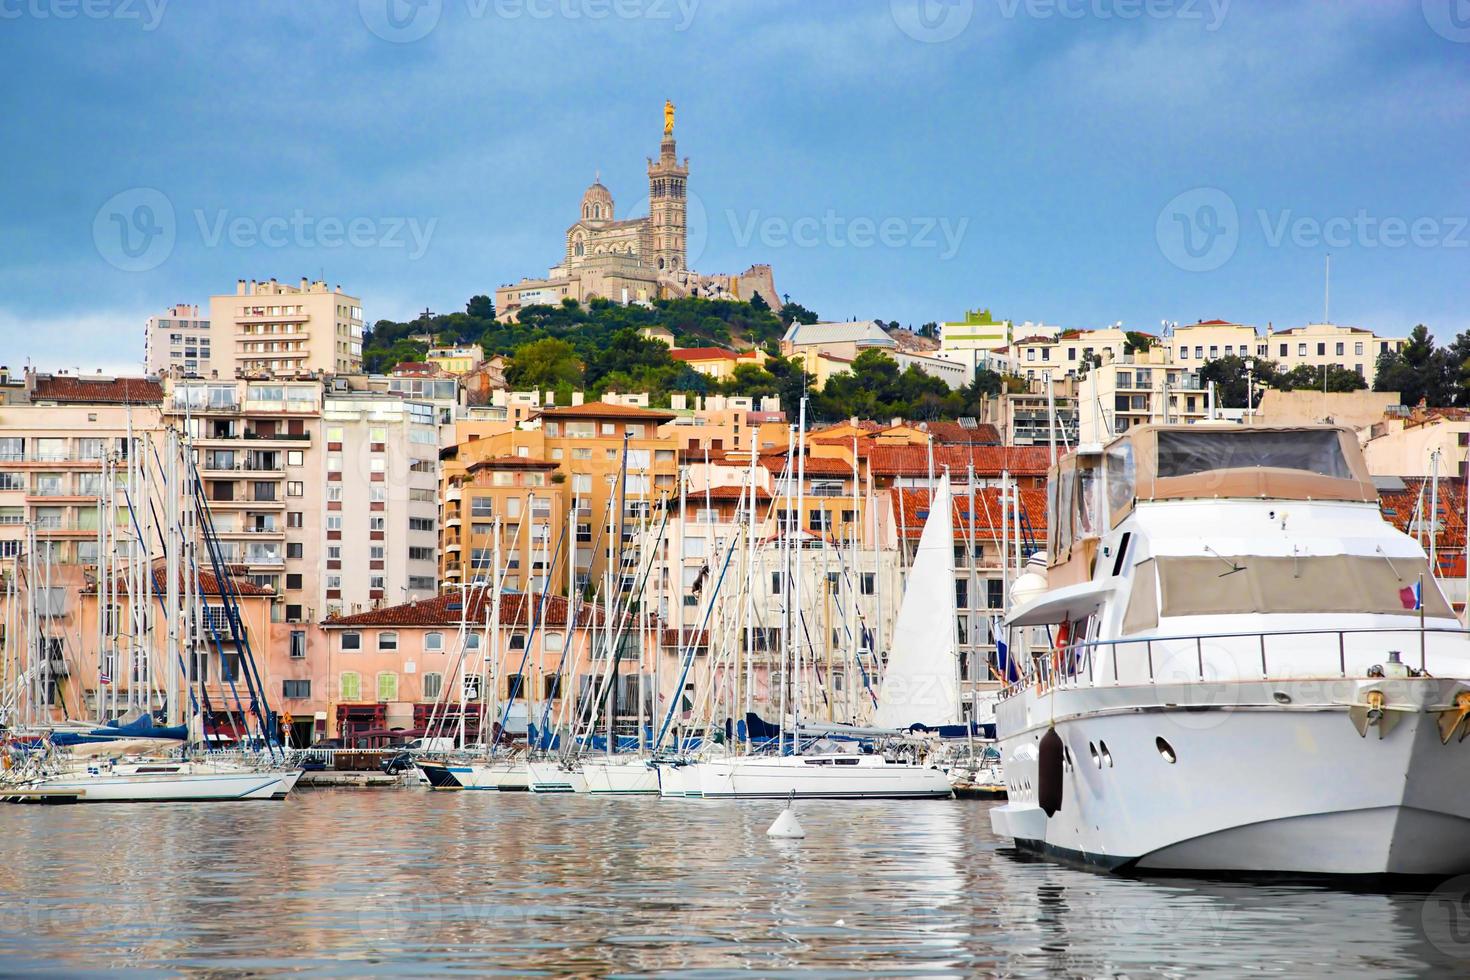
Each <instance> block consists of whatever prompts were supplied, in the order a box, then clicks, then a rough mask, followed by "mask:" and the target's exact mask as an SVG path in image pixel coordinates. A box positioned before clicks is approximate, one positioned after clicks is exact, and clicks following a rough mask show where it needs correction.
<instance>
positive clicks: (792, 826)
mask: <svg viewBox="0 0 1470 980" xmlns="http://www.w3.org/2000/svg"><path fill="white" fill-rule="evenodd" d="M795 802H796V793H795V792H792V794H791V799H790V800H788V801H787V803H786V809H784V810H782V811H781V815H780V816H779V817H777V818H776V822H775V823H773V824H771V828H770V829H769V830H767V831H766V836H767V837H784V838H787V839H790V840H800V839H801V838H803V837H805V836H806V831H805V830H804V829H802V826H801V821H800V820H797V819H796V811H795V810H793V809H792V808H791V806H792V804H793V803H795Z"/></svg>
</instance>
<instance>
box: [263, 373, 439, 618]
mask: <svg viewBox="0 0 1470 980" xmlns="http://www.w3.org/2000/svg"><path fill="white" fill-rule="evenodd" d="M320 425H321V436H320V437H321V441H322V442H323V443H324V444H325V452H324V453H323V454H322V455H321V457H320V461H321V466H322V468H321V470H320V472H319V474H318V479H319V480H321V481H322V482H323V484H324V486H325V490H324V496H325V509H324V511H322V512H321V525H322V526H321V528H320V529H319V535H320V536H319V537H318V554H319V555H320V556H321V558H322V560H323V575H322V577H321V579H320V582H319V588H320V592H318V593H316V594H315V595H314V596H313V597H312V598H311V600H310V601H311V603H312V608H313V609H314V610H315V611H316V612H317V613H318V614H324V615H326V616H327V617H332V616H337V615H349V614H352V613H354V612H358V611H361V610H364V609H369V608H371V607H373V606H375V605H383V604H392V605H396V604H398V603H400V602H404V601H409V602H412V601H415V600H418V599H425V598H428V597H430V596H432V595H434V594H435V593H436V592H437V591H438V572H439V427H438V414H437V411H436V409H435V407H434V406H433V405H432V404H430V403H428V402H420V401H412V400H408V399H405V398H400V397H399V396H398V395H396V394H394V393H392V392H387V391H352V390H343V389H341V388H339V386H338V385H337V384H335V382H334V383H332V384H329V385H328V386H327V388H326V392H325V399H324V401H323V403H322V412H321V422H320ZM288 601H289V600H288ZM308 618H319V616H317V617H308Z"/></svg>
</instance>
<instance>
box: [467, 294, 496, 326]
mask: <svg viewBox="0 0 1470 980" xmlns="http://www.w3.org/2000/svg"><path fill="white" fill-rule="evenodd" d="M464 311H465V314H466V315H468V316H471V317H474V318H475V319H476V320H493V319H495V301H494V300H492V299H491V298H490V297H489V296H471V297H470V301H469V302H468V303H466V304H465V305H464Z"/></svg>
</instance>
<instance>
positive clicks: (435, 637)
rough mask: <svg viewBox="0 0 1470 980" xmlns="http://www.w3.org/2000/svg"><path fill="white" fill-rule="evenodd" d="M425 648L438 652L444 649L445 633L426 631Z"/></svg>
mask: <svg viewBox="0 0 1470 980" xmlns="http://www.w3.org/2000/svg"><path fill="white" fill-rule="evenodd" d="M424 649H425V650H428V651H430V652H438V651H440V650H443V649H444V634H443V633H425V634H424Z"/></svg>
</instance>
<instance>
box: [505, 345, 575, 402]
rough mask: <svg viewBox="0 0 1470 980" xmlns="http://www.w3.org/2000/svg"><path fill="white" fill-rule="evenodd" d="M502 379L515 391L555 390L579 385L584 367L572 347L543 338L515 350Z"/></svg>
mask: <svg viewBox="0 0 1470 980" xmlns="http://www.w3.org/2000/svg"><path fill="white" fill-rule="evenodd" d="M505 375H506V380H507V381H508V382H510V384H512V385H513V386H515V387H516V388H520V389H529V388H539V389H542V390H545V389H552V390H555V389H558V388H559V387H561V386H562V385H571V386H574V387H575V386H578V385H580V384H581V383H582V378H583V365H582V361H581V359H580V358H578V357H577V352H576V350H575V349H573V347H572V345H571V344H569V343H567V342H566V341H565V340H557V339H556V338H555V337H546V338H544V339H542V340H533V341H531V342H530V343H529V344H522V345H521V346H520V347H517V348H516V350H515V353H514V354H513V355H512V356H511V363H510V367H509V368H507V370H506V372H505Z"/></svg>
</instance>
